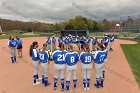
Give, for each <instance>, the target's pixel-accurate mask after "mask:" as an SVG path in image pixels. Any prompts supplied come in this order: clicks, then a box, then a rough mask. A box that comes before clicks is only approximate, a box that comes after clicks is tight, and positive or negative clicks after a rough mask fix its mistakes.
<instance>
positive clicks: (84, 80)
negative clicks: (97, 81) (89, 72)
mask: <svg viewBox="0 0 140 93" xmlns="http://www.w3.org/2000/svg"><path fill="white" fill-rule="evenodd" d="M83 87H84V88H86V87H87V86H86V79H83Z"/></svg>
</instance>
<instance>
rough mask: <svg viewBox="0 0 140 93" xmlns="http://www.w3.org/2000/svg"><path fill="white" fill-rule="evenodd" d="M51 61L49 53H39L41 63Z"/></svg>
mask: <svg viewBox="0 0 140 93" xmlns="http://www.w3.org/2000/svg"><path fill="white" fill-rule="evenodd" d="M48 59H49V54H48V51H44V53H42V50H40V51H39V60H40V62H41V63H47V62H48Z"/></svg>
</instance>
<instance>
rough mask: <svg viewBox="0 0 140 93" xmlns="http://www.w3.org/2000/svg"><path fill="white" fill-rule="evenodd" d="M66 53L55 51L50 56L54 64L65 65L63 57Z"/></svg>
mask: <svg viewBox="0 0 140 93" xmlns="http://www.w3.org/2000/svg"><path fill="white" fill-rule="evenodd" d="M66 53H67V51H60V50H56V51H54V52H53V54H52V59H53V60H54V63H55V64H65V55H66Z"/></svg>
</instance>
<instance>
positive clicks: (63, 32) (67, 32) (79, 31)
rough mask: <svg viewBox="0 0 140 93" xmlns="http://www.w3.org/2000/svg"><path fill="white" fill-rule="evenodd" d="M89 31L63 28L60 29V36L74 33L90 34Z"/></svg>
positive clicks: (79, 34) (74, 34) (80, 34)
mask: <svg viewBox="0 0 140 93" xmlns="http://www.w3.org/2000/svg"><path fill="white" fill-rule="evenodd" d="M88 33H89V31H87V30H63V31H60V36H68V35H70V34H71V35H73V36H76V35H78V36H88Z"/></svg>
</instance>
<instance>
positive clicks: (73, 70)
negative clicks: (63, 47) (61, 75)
mask: <svg viewBox="0 0 140 93" xmlns="http://www.w3.org/2000/svg"><path fill="white" fill-rule="evenodd" d="M77 49H78V48H77ZM78 61H79V56H78V53H77V52H74V45H73V44H71V45H70V46H69V52H68V53H67V54H66V57H65V62H66V64H67V68H66V91H69V87H70V78H71V74H72V77H73V83H74V90H76V85H77V62H78Z"/></svg>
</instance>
